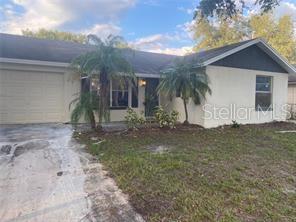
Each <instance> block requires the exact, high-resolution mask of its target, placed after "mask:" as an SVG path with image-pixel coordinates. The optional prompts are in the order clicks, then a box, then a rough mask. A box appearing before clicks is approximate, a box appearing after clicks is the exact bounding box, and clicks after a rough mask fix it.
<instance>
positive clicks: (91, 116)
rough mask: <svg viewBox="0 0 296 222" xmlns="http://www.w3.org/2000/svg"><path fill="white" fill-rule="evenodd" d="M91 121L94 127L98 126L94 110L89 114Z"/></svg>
mask: <svg viewBox="0 0 296 222" xmlns="http://www.w3.org/2000/svg"><path fill="white" fill-rule="evenodd" d="M88 117H89V121H90V126H91V128H92V129H95V128H96V119H95V115H94V112H93V111H90V112H89V114H88Z"/></svg>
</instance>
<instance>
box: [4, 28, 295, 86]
mask: <svg viewBox="0 0 296 222" xmlns="http://www.w3.org/2000/svg"><path fill="white" fill-rule="evenodd" d="M250 41H253V39H252V40H247V41H243V42H239V43H235V44H231V45H227V46H223V47H219V48H215V49H210V50H207V51H201V52H198V53H193V54H190V55H187V56H183V57H182V56H174V55H166V54H158V53H151V52H142V51H137V50H133V51H132V52H131V50H128V51H125V52H124V55H125V57H126V59H127V60H128V61H129V62H130V64H131V65H132V67H133V68H134V71H135V72H136V73H145V74H159V72H160V71H161V70H163V69H165V68H168V67H170V66H171V65H172V64H173V63H174V62H175V61H176V60H178V59H184V60H185V61H188V62H193V63H196V64H197V65H198V64H202V63H203V62H205V61H207V60H209V59H211V58H214V57H216V56H219V55H221V54H224V53H225V52H228V51H230V50H232V49H235V48H236V47H239V46H241V45H244V44H246V43H247V42H250ZM93 50H95V47H94V46H91V45H86V44H79V43H73V42H67V41H57V40H46V39H38V38H32V37H25V36H20V35H11V34H4V33H0V57H2V58H13V59H25V60H37V61H49V62H62V63H70V62H71V61H72V60H73V59H74V58H76V57H77V56H79V55H82V54H84V53H86V52H89V51H93ZM290 81H296V77H294V76H291V77H290Z"/></svg>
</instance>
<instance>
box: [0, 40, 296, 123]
mask: <svg viewBox="0 0 296 222" xmlns="http://www.w3.org/2000/svg"><path fill="white" fill-rule="evenodd" d="M93 49H94V48H93V46H91V45H83V44H78V43H72V42H65V41H54V40H42V39H36V38H30V37H24V36H18V35H9V34H0V124H14V123H46V122H69V121H70V112H71V111H70V110H69V103H70V102H71V101H72V100H73V99H74V98H75V97H76V96H77V94H78V93H79V92H80V90H81V88H82V86H83V85H84V86H83V87H85V81H84V79H80V76H79V75H78V74H77V73H75V72H74V71H73V70H72V69H71V68H70V67H69V64H70V63H71V61H72V60H73V59H74V58H76V57H77V56H79V55H81V54H84V53H86V52H89V51H91V50H93ZM124 55H125V56H126V59H127V60H128V61H129V62H130V64H131V65H132V67H133V69H134V71H135V74H136V76H137V78H138V86H137V87H136V89H135V87H132V86H131V85H127V86H126V88H125V89H124V90H122V89H119V88H118V84H116V82H112V83H111V88H110V107H111V111H110V115H111V121H121V120H124V116H125V114H126V108H127V107H132V108H133V109H135V110H136V111H137V112H139V113H141V112H144V113H145V115H146V116H151V110H153V108H154V107H156V106H159V105H161V106H163V107H165V108H166V109H167V110H173V109H174V110H177V111H178V112H180V121H183V120H184V108H183V104H182V101H181V99H180V98H179V97H178V95H176V96H175V97H174V98H167V97H166V96H164V95H162V94H160V95H158V94H157V93H156V87H157V85H158V83H159V79H160V72H161V71H162V70H164V69H166V68H167V67H169V66H171V65H172V64H173V63H174V61H175V60H176V59H178V58H181V57H179V56H173V55H164V54H156V53H149V52H141V51H137V50H134V51H133V52H132V53H125V54H124ZM183 58H184V59H185V60H187V61H190V62H193V63H194V64H196V66H200V67H206V72H207V74H208V76H209V80H210V87H211V90H212V94H211V95H207V98H206V100H205V101H203V103H202V104H201V105H199V106H196V105H194V104H193V103H192V101H189V104H188V110H189V122H190V123H193V124H199V125H201V126H204V127H216V126H219V125H223V124H231V123H232V121H237V122H238V123H242V124H245V123H263V122H270V121H274V120H285V119H286V114H287V113H286V112H285V110H284V109H283V106H284V105H286V104H287V98H288V76H289V75H293V74H295V73H296V69H295V67H293V66H292V65H290V64H289V63H288V62H287V61H286V60H285V59H284V58H283V57H282V56H280V55H279V54H278V53H277V52H276V51H275V50H274V49H273V48H271V47H270V46H269V45H268V44H267V43H265V42H264V40H262V39H253V40H248V41H244V42H239V43H236V44H231V45H227V46H224V47H220V48H216V49H212V50H208V51H203V52H199V53H195V54H191V55H188V56H185V57H183ZM89 85H90V88H91V90H94V91H95V90H96V84H95V82H93V83H91V84H89Z"/></svg>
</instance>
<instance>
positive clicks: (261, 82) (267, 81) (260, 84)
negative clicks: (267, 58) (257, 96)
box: [256, 76, 271, 92]
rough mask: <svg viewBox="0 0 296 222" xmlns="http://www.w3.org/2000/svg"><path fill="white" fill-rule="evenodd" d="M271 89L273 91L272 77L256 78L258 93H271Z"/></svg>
mask: <svg viewBox="0 0 296 222" xmlns="http://www.w3.org/2000/svg"><path fill="white" fill-rule="evenodd" d="M270 89H271V77H269V76H257V77H256V91H261V92H270Z"/></svg>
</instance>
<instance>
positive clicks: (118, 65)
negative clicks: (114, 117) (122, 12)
mask: <svg viewBox="0 0 296 222" xmlns="http://www.w3.org/2000/svg"><path fill="white" fill-rule="evenodd" d="M88 42H89V44H92V45H94V46H95V50H93V51H90V52H88V53H86V54H84V55H81V56H79V57H77V58H76V59H74V60H73V61H72V67H74V68H76V69H77V70H78V72H79V73H81V75H87V76H88V77H89V78H90V79H92V78H95V79H97V80H98V96H99V100H98V104H97V108H96V111H97V113H98V118H99V123H102V122H103V120H105V121H109V120H110V112H109V110H110V80H111V79H114V80H115V79H116V80H117V81H119V83H120V84H121V85H122V86H123V84H124V82H125V81H127V80H131V79H134V73H133V71H132V67H131V65H130V64H129V63H128V62H127V60H126V59H125V58H124V57H123V55H122V53H123V51H124V50H123V49H122V47H121V46H122V45H126V44H124V41H123V39H122V38H121V37H119V36H111V35H110V36H109V37H108V38H107V39H106V40H105V41H102V40H101V39H99V38H98V37H97V36H95V35H89V36H88Z"/></svg>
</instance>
